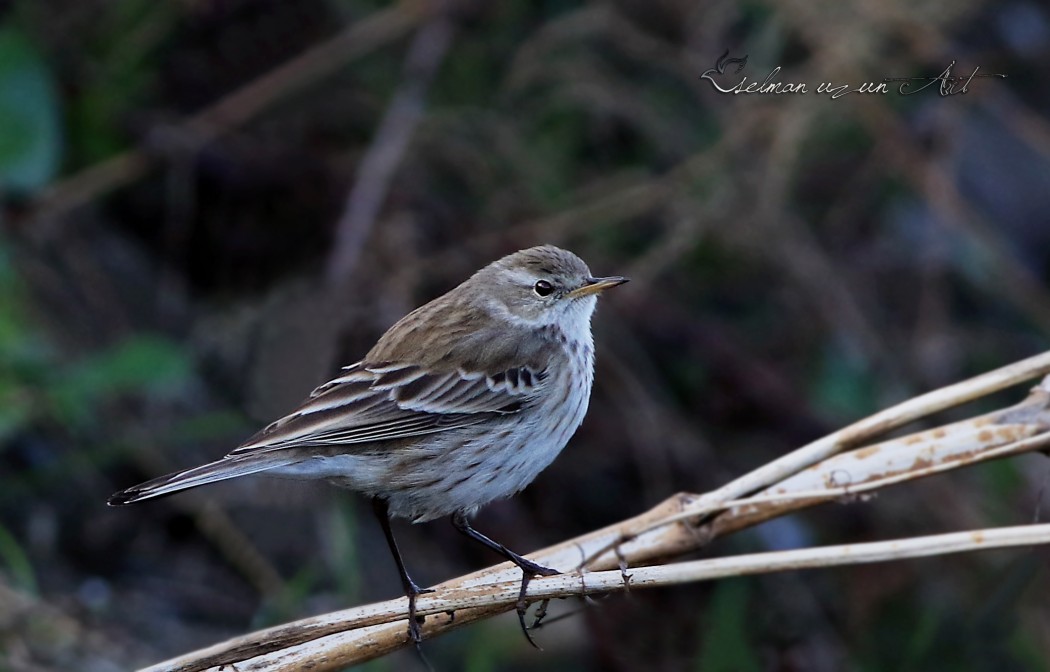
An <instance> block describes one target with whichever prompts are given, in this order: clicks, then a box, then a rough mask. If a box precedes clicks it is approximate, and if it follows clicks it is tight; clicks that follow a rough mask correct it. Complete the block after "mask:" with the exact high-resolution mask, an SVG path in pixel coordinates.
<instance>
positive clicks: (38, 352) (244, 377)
mask: <svg viewBox="0 0 1050 672" xmlns="http://www.w3.org/2000/svg"><path fill="white" fill-rule="evenodd" d="M0 26H2V27H0V189H2V192H3V205H2V210H0V220H2V227H0V670H41V671H43V670H72V669H76V670H84V671H99V672H103V671H109V670H126V669H130V668H133V667H136V666H140V665H145V664H149V663H153V662H156V661H159V660H162V659H164V658H166V657H170V656H174V655H177V654H180V653H183V652H187V651H189V650H192V649H195V648H199V647H202V646H206V645H209V644H212V643H215V642H218V641H220V640H222V639H225V638H228V637H231V636H234V635H237V634H241V633H245V632H247V631H249V630H252V629H255V628H259V627H263V626H266V625H271V624H276V623H280V622H283V621H286V620H288V619H294V618H298V617H303V616H307V615H311V614H316V613H322V612H325V611H330V610H335V609H338V608H343V607H347V606H352V605H357V604H361V603H364V602H366V601H374V600H380V599H386V598H391V597H396V596H398V595H399V594H400V588H399V583H398V580H397V576H396V573H395V570H394V567H393V563H392V562H391V560H390V558H389V556H388V553H387V549H386V548H385V546H384V545H383V541H382V536H381V534H380V531H379V528H378V525H377V524H376V523H375V522H374V521H373V520H372V518H371V512H370V508H369V506H368V504H367V502H366V501H365V500H363V499H361V498H359V497H357V496H355V495H353V494H350V493H345V492H341V491H337V490H336V489H335V488H332V487H329V486H326V485H321V484H315V485H304V484H298V483H295V482H291V481H283V480H276V479H267V478H263V477H259V478H247V479H240V480H238V481H234V482H229V483H226V484H221V485H215V486H210V487H208V488H205V489H202V490H197V491H193V492H189V493H185V494H182V495H179V496H176V497H172V498H168V499H164V500H161V501H156V502H151V503H147V504H141V505H138V506H135V507H130V508H121V509H110V508H107V507H106V506H105V500H106V498H107V497H108V496H109V495H110V494H111V493H112V492H114V491H116V490H118V489H121V488H124V487H127V486H130V485H133V484H135V483H137V482H139V481H142V480H145V479H146V478H149V477H152V476H155V475H158V474H160V473H163V472H167V471H170V470H173V469H176V468H182V467H187V466H191V465H195V464H198V463H201V462H205V461H208V460H211V459H215V458H216V457H218V456H220V455H222V454H224V453H226V452H227V451H228V450H230V449H232V448H233V447H235V446H236V445H237V444H238V443H240V442H241V441H242V440H244V439H245V438H246V437H247V436H249V435H250V434H251V433H253V432H254V431H255V430H256V429H257V428H258V427H260V426H261V425H263V424H265V423H267V422H269V421H270V420H272V419H274V418H276V417H278V416H279V415H281V414H283V413H285V412H287V411H288V410H290V409H291V408H292V407H293V406H295V405H296V403H297V402H298V401H299V400H300V399H302V398H303V397H304V396H305V395H306V394H307V393H308V392H309V391H310V390H311V389H312V388H313V387H314V386H315V385H317V384H319V383H321V382H323V381H324V380H326V379H327V378H328V377H329V376H331V375H332V374H333V373H334V372H335V371H336V370H337V369H338V367H339V366H342V365H345V364H348V363H350V362H353V361H355V359H357V358H358V357H359V356H361V355H362V354H363V353H364V352H365V351H366V350H367V348H368V347H369V346H370V345H371V344H372V343H373V341H374V339H376V338H377V337H378V336H379V335H380V334H381V333H382V332H383V331H384V330H385V329H386V328H387V327H388V326H389V325H390V324H392V323H393V322H394V321H395V320H396V319H397V318H399V317H400V316H401V315H403V314H404V313H406V312H407V311H409V310H410V309H412V308H413V307H415V306H417V305H419V304H421V303H423V302H425V301H427V300H429V299H431V298H433V297H435V296H437V295H438V294H440V293H442V292H444V291H446V290H448V289H450V288H451V287H453V286H454V285H456V284H458V283H459V282H461V281H462V280H463V279H465V278H466V277H467V276H468V275H469V274H470V273H472V272H473V271H474V270H476V269H477V268H479V267H480V266H482V265H484V264H486V263H488V262H489V261H491V260H493V259H495V258H497V257H499V256H501V255H503V254H506V253H509V252H512V251H514V250H516V249H519V248H522V247H527V246H531V245H535V244H540V243H554V244H557V245H560V246H564V247H567V248H569V249H572V250H573V251H575V252H577V253H578V254H580V255H581V256H582V257H584V258H585V259H586V260H587V261H588V263H589V264H590V266H591V268H592V269H593V270H594V271H595V272H596V273H598V274H624V275H628V276H631V277H632V278H633V282H632V283H631V284H630V285H628V286H626V287H624V288H622V289H618V290H617V291H616V292H615V293H610V294H609V295H608V296H607V297H605V298H604V299H603V301H602V305H601V308H600V310H599V313H598V315H597V317H596V324H595V328H596V333H597V340H598V367H597V382H596V387H595V390H594V395H593V398H592V400H591V411H590V414H589V416H588V417H587V420H586V421H585V423H584V425H583V427H582V428H581V429H580V431H579V432H578V433H577V435H576V437H575V438H574V439H573V441H572V442H571V443H570V445H569V447H568V448H567V449H566V451H565V452H564V453H563V454H562V456H561V457H560V458H559V459H558V460H557V461H556V462H555V464H554V465H553V466H552V467H550V468H549V469H548V470H547V471H545V472H544V473H543V474H542V475H541V476H540V478H539V479H538V480H537V481H536V482H535V483H534V484H533V485H532V486H531V487H529V488H528V489H527V490H526V491H525V492H524V493H522V494H521V495H520V496H518V497H516V498H514V499H512V500H509V501H505V502H501V503H498V504H495V505H492V506H490V507H488V508H487V509H485V510H483V511H482V512H481V514H480V515H479V516H478V518H477V521H476V525H477V527H478V529H480V530H482V531H489V532H497V531H498V536H499V539H500V540H502V541H504V542H505V543H507V544H508V545H509V546H511V547H512V548H515V549H517V550H519V551H522V552H526V551H529V550H532V549H535V548H538V547H541V546H545V545H549V544H552V543H555V542H558V541H561V540H563V539H565V538H568V537H570V536H572V535H576V534H580V533H583V532H586V531H589V530H591V529H594V528H597V527H599V526H604V525H606V524H610V523H613V522H615V521H617V520H620V519H622V518H625V517H628V516H631V515H633V514H636V513H639V512H641V511H643V510H645V509H646V508H648V507H650V506H652V505H655V504H656V503H658V502H660V501H661V500H663V499H665V498H666V497H668V496H670V495H671V494H673V493H675V492H677V491H680V490H688V491H693V492H701V491H705V490H708V489H711V488H713V487H716V486H718V485H720V484H722V483H724V482H725V481H727V480H729V479H731V478H733V477H734V476H736V475H739V474H741V473H743V472H745V471H747V470H750V469H752V468H755V467H757V466H759V465H761V464H763V463H765V462H767V461H769V460H771V459H773V458H774V457H776V456H778V455H781V454H783V453H785V452H787V451H789V450H791V449H793V448H795V447H798V446H799V445H802V444H803V443H805V442H807V441H809V440H812V439H815V438H817V437H819V436H821V435H823V434H825V433H827V432H829V431H832V430H834V429H836V428H838V427H840V426H842V425H844V424H846V423H849V422H850V421H852V420H855V419H858V418H859V417H861V416H864V415H866V414H869V413H871V412H874V411H876V410H878V409H880V408H882V407H884V406H886V405H889V404H891V403H894V402H897V401H900V400H903V399H906V398H908V397H909V396H912V395H914V394H916V393H919V392H922V391H926V390H929V389H931V388H934V387H937V386H940V385H943V384H947V383H951V382H954V381H957V380H959V379H961V378H964V377H967V376H970V375H973V374H977V373H981V372H983V371H986V370H988V369H991V368H995V367H998V366H1001V365H1005V364H1008V363H1010V362H1012V361H1015V360H1017V359H1020V358H1023V357H1026V356H1028V355H1032V354H1035V353H1037V352H1040V351H1043V350H1046V349H1047V347H1048V345H1050V339H1048V336H1047V334H1048V330H1050V291H1048V289H1047V281H1048V280H1050V117H1048V111H1050V9H1048V8H1047V6H1046V5H1045V4H1043V3H1039V2H1035V1H1034V0H1008V1H1006V2H990V1H988V0H983V1H982V0H963V1H962V2H960V1H957V0H956V1H953V2H945V1H942V0H931V1H926V2H910V1H908V2H906V1H904V0H889V1H888V2H880V3H875V2H870V1H865V0H854V1H852V2H831V1H830V0H818V1H816V2H787V3H773V2H763V1H739V0H714V1H713V2H703V3H701V2H693V1H688V2H687V1H684V0H660V1H658V2H640V1H638V0H610V1H607V2H589V3H588V2H576V1H572V0H551V1H547V2H539V3H532V2H525V1H522V0H507V1H505V2H500V3H491V4H488V3H482V2H465V3H462V4H456V5H454V6H449V7H446V8H444V9H443V8H442V7H441V6H439V5H430V4H426V3H422V2H404V3H400V4H384V3H380V2H374V1H369V0H300V1H299V2H282V1H280V0H170V1H167V2H151V1H150V0H82V1H80V2H76V3H74V2H66V1H62V0H21V1H14V2H12V1H7V2H2V3H0ZM727 50H728V51H729V52H730V55H731V56H733V57H738V58H742V57H743V56H744V55H746V56H747V57H748V61H747V64H746V66H745V68H744V69H743V70H742V71H741V72H740V73H735V70H734V69H735V66H730V67H729V69H728V70H727V73H726V74H725V75H724V76H719V78H718V81H719V82H720V83H722V85H723V86H724V87H729V86H732V85H734V84H735V83H736V82H738V81H739V80H740V79H741V78H742V77H747V78H748V81H749V82H750V81H755V80H757V81H760V82H761V81H762V80H763V79H764V78H765V77H766V75H767V74H768V73H769V72H770V71H771V70H772V69H773V68H775V67H777V66H779V67H781V68H782V70H781V72H780V73H779V75H777V76H776V77H775V79H774V81H780V82H793V83H806V84H807V88H808V89H809V93H807V94H805V95H745V94H741V95H730V94H720V93H718V92H717V91H716V90H715V89H714V87H713V86H712V85H711V82H709V81H706V80H703V79H701V77H700V75H701V74H702V73H703V72H704V71H706V70H709V69H711V68H714V67H715V63H716V62H717V61H718V59H719V57H721V56H722V55H723V54H724V53H725V52H726V51H727ZM952 61H957V64H956V67H955V70H954V71H953V73H952V74H954V75H957V76H958V75H969V74H970V73H972V72H973V70H974V69H975V68H978V67H979V68H980V73H985V74H991V73H1001V74H1006V75H1008V77H1007V78H1006V79H999V78H987V79H975V80H973V81H972V82H971V83H970V85H969V87H968V91H967V92H966V93H965V94H964V95H955V96H948V97H944V96H941V95H939V94H938V92H937V90H936V87H931V88H929V89H926V90H924V91H921V92H918V93H915V94H914V95H910V96H901V95H900V94H899V93H897V92H896V90H894V89H891V90H890V92H889V93H886V94H874V95H870V94H869V95H866V94H860V93H850V94H848V95H844V96H842V97H840V98H838V99H836V100H832V99H831V98H830V96H828V95H826V94H820V95H818V94H817V93H816V87H817V85H818V84H820V83H821V82H832V83H833V84H834V85H836V86H837V85H840V84H849V85H850V86H849V88H850V89H854V88H858V87H859V86H860V85H862V84H864V83H866V82H881V80H882V79H883V78H884V77H934V76H937V75H939V74H940V73H941V72H942V71H944V69H945V68H946V67H947V66H948V65H949V64H950V63H951V62H952ZM1023 394H1024V391H1023V389H1022V390H1016V391H1014V392H1013V393H1011V394H1004V395H1002V397H1001V398H1000V399H999V400H998V401H999V402H1002V403H1012V401H1014V400H1019V399H1020V398H1021V397H1023ZM994 407H995V404H994V403H993V402H983V403H979V404H974V405H971V406H970V407H968V408H965V409H961V410H959V411H957V412H953V413H951V414H945V415H944V416H943V417H942V418H940V419H942V420H948V419H953V418H959V417H964V416H966V415H969V414H973V413H977V412H980V411H983V410H990V409H992V408H994ZM1048 481H1050V463H1047V461H1046V460H1045V458H1042V457H1038V456H1029V457H1026V458H1024V459H1018V460H1014V461H1010V462H1001V463H992V464H987V465H984V466H981V467H979V468H974V469H969V470H967V471H965V472H964V473H958V474H952V475H950V476H944V477H939V478H935V479H931V480H927V481H923V482H919V483H913V484H910V485H906V486H902V487H899V488H896V489H891V490H887V491H885V492H883V493H882V494H881V495H880V496H879V497H878V498H876V499H874V500H873V501H869V502H864V503H853V504H851V505H844V506H834V507H822V508H818V509H814V510H811V511H807V512H804V513H802V514H799V515H796V516H792V517H790V518H788V519H784V520H781V521H777V522H775V523H771V524H767V525H764V526H762V527H760V528H757V529H755V530H751V531H748V532H746V533H743V534H739V535H736V536H734V537H733V538H730V539H725V540H721V541H719V542H717V543H716V544H715V545H713V546H712V547H711V548H710V549H709V551H708V553H709V554H725V553H733V552H744V551H754V550H761V549H774V548H788V547H796V546H808V545H814V544H828V543H844V542H859V541H865V540H876V539H886V538H893V537H898V536H905V535H914V534H922V533H934V532H942V531H951V530H958V529H965V528H970V527H978V526H983V525H1004V524H1019V523H1025V522H1029V521H1031V520H1033V518H1038V516H1039V515H1040V514H1039V512H1040V508H1039V506H1040V501H1042V500H1044V499H1045V490H1046V489H1047V485H1048ZM1045 508H1046V504H1045V503H1044V504H1043V509H1045ZM395 531H396V532H397V534H398V535H399V537H400V540H401V543H402V548H403V550H404V551H405V553H406V555H407V558H408V564H409V567H410V568H411V571H412V572H413V573H414V575H415V577H416V579H417V580H418V581H420V582H421V583H433V582H438V581H441V580H444V579H446V578H450V577H452V576H455V575H459V574H461V573H465V572H467V571H470V570H473V569H477V568H480V567H482V566H486V565H488V564H492V563H493V562H495V560H496V558H494V557H493V556H492V555H491V554H489V553H488V552H486V551H485V550H484V549H482V548H480V547H479V546H476V545H474V544H471V543H469V542H467V541H465V540H464V539H462V538H461V537H459V535H458V534H456V533H455V532H454V531H453V530H452V528H451V527H450V526H448V525H447V524H445V523H443V522H435V523H431V524H426V525H419V526H409V525H407V524H403V523H402V524H398V525H397V526H396V527H395ZM1047 558H1048V555H1047V551H1046V550H1045V549H1037V550H1012V551H1009V552H995V553H987V554H980V555H971V556H956V557H949V558H939V559H928V560H920V561H910V562H901V563H894V564H888V565H879V566H869V567H854V568H844V569H836V570H829V571H819V572H807V573H794V574H784V575H777V576H765V577H750V578H747V579H740V580H736V581H724V582H720V583H716V584H710V585H690V586H683V587H677V588H673V589H665V590H655V591H635V592H633V593H631V594H630V595H627V596H613V597H609V598H606V599H602V600H597V601H594V602H593V603H588V604H584V603H575V602H566V603H564V604H562V605H560V607H559V608H560V611H561V613H562V614H563V615H564V617H563V618H562V619H561V620H557V621H555V622H552V623H550V625H549V627H545V628H543V629H542V630H540V631H539V632H538V633H537V634H536V637H537V639H538V641H539V642H540V644H541V645H542V646H543V647H544V648H545V649H546V650H545V651H544V652H542V653H541V652H538V651H535V650H533V649H531V648H530V647H529V646H528V645H527V644H526V642H525V641H524V638H523V637H522V636H521V635H520V633H519V632H518V631H517V623H516V620H515V619H514V617H513V616H512V615H511V616H510V617H507V618H500V619H496V620H493V621H490V622H486V623H483V624H480V625H477V626H474V627H470V628H466V629H462V630H460V631H457V632H456V633H453V634H451V635H449V636H447V637H443V638H440V639H438V640H434V641H428V642H426V644H425V647H424V648H425V650H426V651H427V653H428V655H429V657H430V658H431V660H432V662H433V663H434V665H435V666H436V667H437V668H438V669H441V670H456V669H465V670H472V671H477V672H482V671H487V670H540V669H543V670H549V669H558V670H637V669H651V670H703V671H704V672H735V671H743V672H751V671H759V670H816V671H818V672H819V671H825V670H826V671H834V670H995V671H996V672H1006V671H1009V670H1045V669H1048V665H1050V662H1048V661H1050V610H1048V608H1047V606H1046V600H1045V596H1046V595H1047V594H1048V590H1050V581H1048V575H1047V571H1046V568H1045V565H1046V561H1047ZM366 669H369V670H377V671H378V670H399V669H421V668H420V667H419V663H418V661H417V660H415V658H414V656H413V655H411V654H399V655H396V656H391V657H389V658H386V659H383V660H379V661H374V662H373V663H370V664H369V665H368V666H367V667H366Z"/></svg>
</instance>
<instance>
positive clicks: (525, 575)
mask: <svg viewBox="0 0 1050 672" xmlns="http://www.w3.org/2000/svg"><path fill="white" fill-rule="evenodd" d="M452 526H453V527H455V528H456V529H457V530H459V531H460V532H462V533H463V534H465V535H467V536H468V537H470V538H471V539H473V540H474V541H477V542H479V543H481V544H484V545H485V546H487V547H488V548H490V549H492V550H493V551H495V552H497V553H499V554H500V555H501V556H503V557H504V558H506V559H507V560H510V561H511V562H513V563H514V564H515V565H517V566H518V567H520V568H521V590H520V591H519V592H518V604H517V605H516V607H517V612H518V622H519V623H520V624H521V631H522V633H524V634H525V639H527V640H529V644H532V645H533V646H535V647H536V648H537V649H538V648H540V647H539V646H536V642H534V641H532V635H530V634H529V629H528V628H527V627H526V626H525V608H526V607H527V606H528V605H527V604H525V594H526V591H527V590H528V589H529V581H532V577H534V576H553V575H555V574H560V573H561V572H559V571H558V570H556V569H551V568H550V567H544V566H543V565H537V564H536V563H535V562H533V561H532V560H529V559H527V558H523V557H521V556H520V555H518V554H517V553H515V552H514V551H512V550H510V549H509V548H507V547H506V546H504V545H503V544H501V543H499V542H497V541H493V540H492V539H489V538H488V537H486V536H485V535H484V534H482V533H481V532H478V531H477V530H475V529H474V528H473V527H471V526H470V521H469V520H467V516H466V515H465V514H463V513H454V514H452Z"/></svg>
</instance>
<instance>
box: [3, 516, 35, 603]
mask: <svg viewBox="0 0 1050 672" xmlns="http://www.w3.org/2000/svg"><path fill="white" fill-rule="evenodd" d="M0 560H2V561H3V563H4V565H5V566H6V567H7V569H8V571H9V572H10V573H11V578H12V583H13V584H14V585H15V586H16V587H17V588H20V589H21V590H23V591H25V592H27V593H29V594H30V595H36V594H37V584H36V574H35V573H34V572H33V563H32V562H30V561H29V556H28V555H27V554H26V552H25V551H24V550H23V549H22V547H21V546H20V545H19V544H18V540H17V539H15V537H14V535H12V534H11V533H10V532H8V531H7V530H6V529H4V528H3V527H0Z"/></svg>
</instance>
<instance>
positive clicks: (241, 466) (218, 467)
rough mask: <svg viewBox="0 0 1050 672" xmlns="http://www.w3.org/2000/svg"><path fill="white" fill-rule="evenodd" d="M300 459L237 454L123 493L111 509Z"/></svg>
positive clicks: (112, 501) (140, 485)
mask: <svg viewBox="0 0 1050 672" xmlns="http://www.w3.org/2000/svg"><path fill="white" fill-rule="evenodd" d="M295 461H296V460H295V459H294V458H291V457H287V458H286V457H278V456H276V455H273V454H262V455H259V454H252V455H235V456H232V457H224V458H222V459H221V460H217V461H215V462H209V463H208V464H202V465H201V466H199V467H194V468H192V469H186V470H185V471H177V472H175V473H173V474H168V475H167V476H160V477H158V478H154V479H153V480H150V481H146V482H145V483H140V484H138V485H136V486H132V487H130V488H128V489H127V490H121V491H120V492H118V493H116V494H114V495H113V496H112V497H110V498H109V501H108V502H107V503H108V504H109V505H110V506H121V505H123V504H132V503H134V502H140V501H142V500H144V499H153V498H154V497H162V496H164V495H170V494H172V493H175V492H179V491H180V490H187V489H189V488H196V487H197V486H199V485H205V484H207V483H214V482H216V481H225V480H226V479H228V478H236V477H238V476H247V475H248V474H255V473H258V472H260V471H267V470H269V469H275V468H277V467H283V466H285V465H288V464H292V463H293V462H295Z"/></svg>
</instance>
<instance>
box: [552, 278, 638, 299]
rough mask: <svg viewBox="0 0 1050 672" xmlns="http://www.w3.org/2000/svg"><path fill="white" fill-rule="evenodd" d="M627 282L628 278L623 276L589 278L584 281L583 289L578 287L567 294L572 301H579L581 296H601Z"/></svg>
mask: <svg viewBox="0 0 1050 672" xmlns="http://www.w3.org/2000/svg"><path fill="white" fill-rule="evenodd" d="M627 281H628V278H625V277H623V276H622V275H610V276H609V277H607V278H587V279H586V280H584V285H583V286H582V287H577V288H576V289H574V290H572V291H571V292H569V293H568V294H566V296H568V297H569V298H571V299H578V298H580V297H581V296H587V295H589V294H600V293H602V292H604V291H605V290H607V289H609V288H610V287H616V286H617V285H622V284H623V283H625V282H627Z"/></svg>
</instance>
